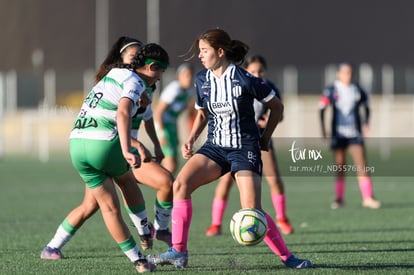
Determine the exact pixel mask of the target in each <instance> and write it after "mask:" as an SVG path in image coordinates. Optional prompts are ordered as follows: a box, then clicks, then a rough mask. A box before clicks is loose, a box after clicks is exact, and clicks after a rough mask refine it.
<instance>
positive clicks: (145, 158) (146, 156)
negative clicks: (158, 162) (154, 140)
mask: <svg viewBox="0 0 414 275" xmlns="http://www.w3.org/2000/svg"><path fill="white" fill-rule="evenodd" d="M137 150H138V153H139V156H140V158H141V160H142V162H150V161H151V159H152V155H151V152H150V151H149V150H148V149H147V148H146V147H145V146H144V145H142V144H140V146H137Z"/></svg>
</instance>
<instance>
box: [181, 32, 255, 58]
mask: <svg viewBox="0 0 414 275" xmlns="http://www.w3.org/2000/svg"><path fill="white" fill-rule="evenodd" d="M200 40H205V41H207V42H208V43H209V44H210V46H211V47H213V48H214V49H216V50H218V49H223V50H224V52H225V56H226V58H227V59H228V60H229V61H230V62H231V63H235V64H237V65H240V64H242V63H243V61H244V57H245V56H246V54H247V52H248V51H249V46H247V45H246V44H245V43H243V42H242V41H240V40H232V39H231V38H230V35H229V34H228V33H227V32H225V31H224V30H221V29H218V28H217V29H211V30H208V31H206V32H204V33H203V34H202V35H200V36H199V38H198V39H197V40H195V41H194V43H193V45H192V46H191V48H190V50H189V51H188V52H187V54H185V55H184V56H186V55H189V58H186V59H185V60H186V61H188V60H190V59H192V58H193V57H195V56H197V51H198V50H199V49H198V47H199V42H200Z"/></svg>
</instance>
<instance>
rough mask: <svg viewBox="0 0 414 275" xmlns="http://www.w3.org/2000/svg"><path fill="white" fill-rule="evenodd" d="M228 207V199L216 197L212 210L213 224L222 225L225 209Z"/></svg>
mask: <svg viewBox="0 0 414 275" xmlns="http://www.w3.org/2000/svg"><path fill="white" fill-rule="evenodd" d="M226 208H227V200H222V199H217V198H214V200H213V206H212V211H211V224H214V225H221V222H222V221H223V215H224V211H226Z"/></svg>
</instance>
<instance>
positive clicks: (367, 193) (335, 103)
mask: <svg viewBox="0 0 414 275" xmlns="http://www.w3.org/2000/svg"><path fill="white" fill-rule="evenodd" d="M329 105H332V107H333V116H332V128H331V131H332V138H331V148H332V150H333V151H334V157H335V162H336V165H337V166H338V167H344V165H345V164H346V150H349V152H350V154H351V156H352V158H353V160H354V165H355V167H356V168H357V177H358V182H359V188H360V191H361V195H362V206H363V207H367V208H372V209H376V208H380V207H381V203H380V202H379V201H378V200H376V199H374V197H373V187H372V181H371V178H370V176H369V175H368V173H367V171H366V169H365V167H366V159H365V147H364V140H363V138H364V134H367V132H368V121H369V114H370V112H369V105H368V96H367V94H366V92H365V91H364V90H363V89H362V88H361V87H360V86H359V85H357V84H355V83H352V67H351V65H350V64H348V63H342V64H340V65H339V67H338V71H337V80H336V81H335V82H334V83H333V85H331V86H329V87H327V88H326V89H325V91H324V92H323V95H322V97H321V99H320V103H319V106H320V120H321V125H322V136H323V137H324V138H327V133H326V129H325V122H324V114H325V110H326V109H327V107H328V106H329ZM360 107H364V108H363V110H365V119H364V120H363V119H362V117H361V116H360V113H359V111H360ZM344 189H345V172H344V171H343V170H342V169H338V173H337V175H336V181H335V193H336V198H335V201H334V202H333V203H332V205H331V208H332V209H336V208H339V207H342V206H343V204H344V201H343V197H344V191H345V190H344Z"/></svg>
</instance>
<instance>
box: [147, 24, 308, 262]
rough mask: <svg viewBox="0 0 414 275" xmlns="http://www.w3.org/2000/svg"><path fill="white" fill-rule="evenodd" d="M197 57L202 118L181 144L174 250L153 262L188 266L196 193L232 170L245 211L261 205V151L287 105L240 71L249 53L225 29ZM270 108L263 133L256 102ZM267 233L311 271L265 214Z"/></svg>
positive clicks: (199, 44)
mask: <svg viewBox="0 0 414 275" xmlns="http://www.w3.org/2000/svg"><path fill="white" fill-rule="evenodd" d="M193 50H194V54H195V53H196V52H197V51H198V50H199V55H198V57H199V58H200V60H201V63H202V64H203V66H204V67H205V70H203V71H201V72H200V73H198V74H197V75H196V80H195V82H196V92H197V93H196V108H197V109H198V111H197V116H196V119H195V121H194V126H193V128H192V130H191V132H190V135H189V137H188V138H187V140H186V142H185V143H184V145H183V146H182V154H183V157H184V158H186V159H188V161H187V162H186V164H185V165H184V167H183V168H182V170H181V171H180V172H179V173H178V175H177V178H176V180H175V182H174V184H173V191H174V192H173V193H174V199H173V205H174V206H173V211H172V235H173V236H172V243H173V245H172V247H171V248H169V249H168V250H167V252H165V253H161V254H158V255H150V256H148V260H149V261H150V262H152V263H154V264H173V265H174V266H176V267H181V268H183V267H185V266H186V265H187V263H188V252H187V242H188V234H189V230H190V224H191V218H192V209H193V207H192V200H191V194H192V192H194V191H195V190H196V189H197V188H198V187H200V186H202V185H204V184H207V183H210V182H212V181H214V180H215V179H217V178H219V177H220V176H222V175H224V174H225V173H227V172H231V174H232V175H233V177H234V178H235V180H236V183H237V186H238V188H239V191H240V202H241V207H242V208H256V209H258V210H261V211H263V210H262V207H261V153H260V150H265V151H267V150H268V146H269V142H270V138H271V136H272V133H273V130H274V129H275V127H276V125H277V123H278V122H279V121H280V119H281V117H282V112H283V106H282V104H281V102H280V100H279V99H278V98H277V97H276V96H275V91H273V90H272V89H271V88H270V87H269V86H268V85H266V84H265V82H264V81H263V80H262V79H259V78H256V77H254V76H252V75H251V74H249V73H248V72H246V71H245V70H244V69H242V68H241V67H239V66H238V65H237V64H240V63H242V62H243V59H244V57H245V55H246V53H247V51H248V46H247V45H246V44H244V43H243V42H241V41H238V40H232V39H231V38H230V36H229V35H228V34H227V33H226V32H225V31H223V30H221V29H212V30H208V31H206V32H205V33H204V34H202V35H201V36H200V37H199V38H198V39H197V40H196V41H195V43H194V46H193ZM254 99H257V100H259V101H261V102H262V103H263V104H265V106H266V107H267V108H268V109H269V110H270V114H269V119H268V123H267V125H266V128H265V129H264V131H263V133H262V134H260V132H259V129H258V127H257V124H256V120H255V114H254V109H253V101H254ZM207 124H208V134H207V141H206V142H205V143H204V145H203V146H202V147H201V148H200V149H199V150H198V151H197V152H196V153H195V154H194V155H193V145H194V142H195V141H196V139H197V138H198V136H199V135H200V134H201V131H202V130H203V129H204V127H205V126H206V125H207ZM265 216H266V220H267V222H268V233H267V235H266V237H265V239H264V241H265V242H266V244H267V245H268V246H269V247H270V248H271V250H272V251H273V252H274V253H275V254H276V255H278V256H279V257H280V258H281V259H282V261H283V263H284V264H285V265H286V266H288V267H293V268H307V267H311V266H312V263H311V262H310V261H308V260H301V259H298V258H296V257H295V256H293V255H292V253H291V252H290V251H289V250H288V248H287V247H286V244H285V242H284V240H283V238H282V237H281V235H280V233H279V231H278V229H277V227H276V224H275V222H274V221H273V219H272V218H271V217H270V216H269V215H267V214H265Z"/></svg>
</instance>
